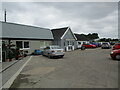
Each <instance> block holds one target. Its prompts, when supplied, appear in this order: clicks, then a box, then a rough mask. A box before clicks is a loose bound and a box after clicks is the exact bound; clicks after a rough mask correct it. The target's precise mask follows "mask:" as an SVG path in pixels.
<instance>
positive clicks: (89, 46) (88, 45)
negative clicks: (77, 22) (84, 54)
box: [82, 44, 96, 48]
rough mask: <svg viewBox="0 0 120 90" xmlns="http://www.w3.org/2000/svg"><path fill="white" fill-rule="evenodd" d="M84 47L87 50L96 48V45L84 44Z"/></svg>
mask: <svg viewBox="0 0 120 90" xmlns="http://www.w3.org/2000/svg"><path fill="white" fill-rule="evenodd" d="M82 46H84V47H85V48H96V45H92V44H83V45H82Z"/></svg>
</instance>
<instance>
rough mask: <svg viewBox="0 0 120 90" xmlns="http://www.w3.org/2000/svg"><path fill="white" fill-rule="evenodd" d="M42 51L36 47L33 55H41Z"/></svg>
mask: <svg viewBox="0 0 120 90" xmlns="http://www.w3.org/2000/svg"><path fill="white" fill-rule="evenodd" d="M41 53H42V51H41V50H39V49H35V50H34V52H33V53H32V55H41Z"/></svg>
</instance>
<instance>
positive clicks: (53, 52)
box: [42, 45, 65, 58]
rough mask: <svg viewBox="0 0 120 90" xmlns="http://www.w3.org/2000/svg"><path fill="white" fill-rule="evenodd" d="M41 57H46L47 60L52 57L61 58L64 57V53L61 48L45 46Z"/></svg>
mask: <svg viewBox="0 0 120 90" xmlns="http://www.w3.org/2000/svg"><path fill="white" fill-rule="evenodd" d="M42 55H43V56H48V57H49V58H52V57H61V58H63V56H64V55H65V52H64V50H63V49H62V48H61V47H59V46H55V45H53V46H47V47H46V48H44V50H43V52H42Z"/></svg>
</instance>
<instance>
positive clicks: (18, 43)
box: [16, 41, 30, 49]
mask: <svg viewBox="0 0 120 90" xmlns="http://www.w3.org/2000/svg"><path fill="white" fill-rule="evenodd" d="M16 46H17V47H19V48H21V49H24V48H30V46H29V42H28V41H16Z"/></svg>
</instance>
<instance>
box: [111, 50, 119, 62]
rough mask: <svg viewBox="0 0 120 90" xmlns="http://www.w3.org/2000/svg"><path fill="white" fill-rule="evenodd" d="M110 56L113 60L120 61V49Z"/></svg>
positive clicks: (112, 52) (113, 51)
mask: <svg viewBox="0 0 120 90" xmlns="http://www.w3.org/2000/svg"><path fill="white" fill-rule="evenodd" d="M110 56H111V58H112V59H116V60H120V49H116V50H112V51H111V53H110Z"/></svg>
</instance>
